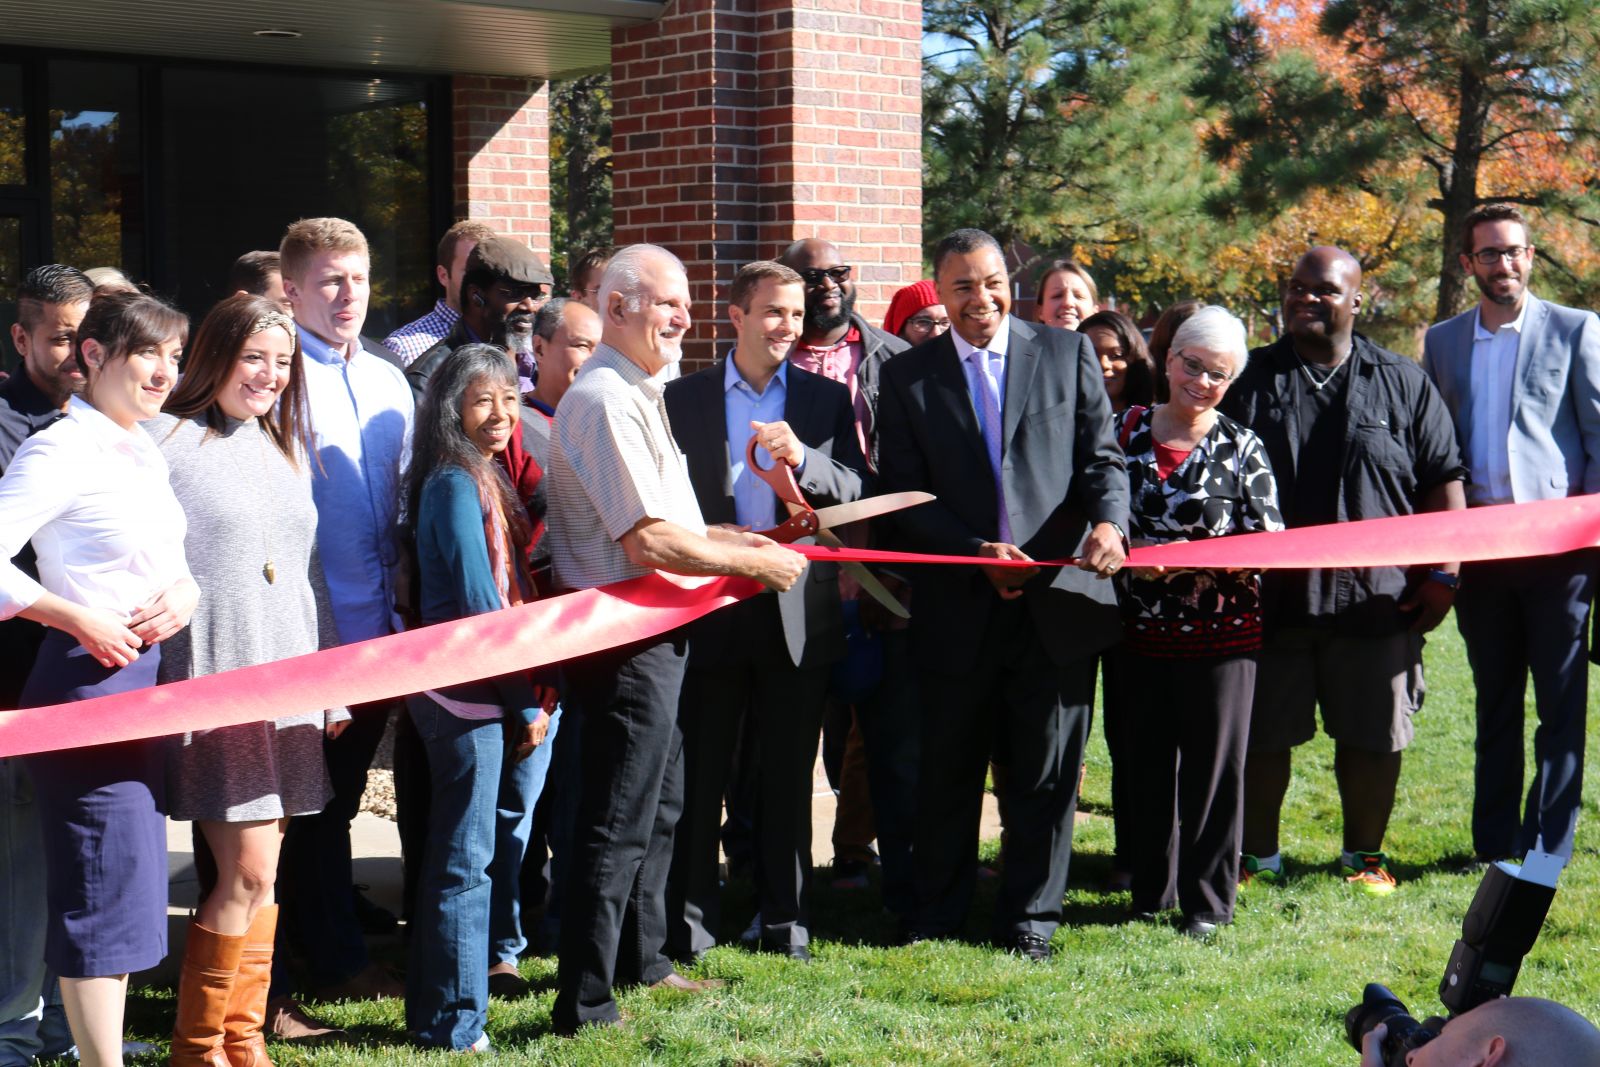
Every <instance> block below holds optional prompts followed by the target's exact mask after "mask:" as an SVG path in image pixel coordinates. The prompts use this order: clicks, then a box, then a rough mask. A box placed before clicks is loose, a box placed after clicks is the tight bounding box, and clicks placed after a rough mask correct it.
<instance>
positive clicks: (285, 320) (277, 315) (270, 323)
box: [250, 311, 300, 343]
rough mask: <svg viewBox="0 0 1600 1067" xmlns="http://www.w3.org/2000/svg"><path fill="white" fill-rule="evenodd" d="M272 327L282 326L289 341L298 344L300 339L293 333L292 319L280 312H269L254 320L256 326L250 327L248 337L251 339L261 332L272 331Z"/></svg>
mask: <svg viewBox="0 0 1600 1067" xmlns="http://www.w3.org/2000/svg"><path fill="white" fill-rule="evenodd" d="M274 326H282V327H283V328H284V330H285V331H286V332H287V333H288V334H289V340H291V341H294V342H296V343H299V340H300V339H299V338H298V337H297V336H296V335H295V332H294V319H293V318H292V317H291V316H289V315H288V314H287V313H285V312H282V311H269V312H267V313H266V314H265V315H263V316H261V317H260V318H259V319H257V320H256V324H255V325H254V326H252V327H250V335H251V336H252V337H253V336H255V335H256V334H258V333H260V332H261V331H263V330H270V329H272V328H273V327H274Z"/></svg>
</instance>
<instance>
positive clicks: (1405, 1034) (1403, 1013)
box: [1344, 852, 1566, 1067]
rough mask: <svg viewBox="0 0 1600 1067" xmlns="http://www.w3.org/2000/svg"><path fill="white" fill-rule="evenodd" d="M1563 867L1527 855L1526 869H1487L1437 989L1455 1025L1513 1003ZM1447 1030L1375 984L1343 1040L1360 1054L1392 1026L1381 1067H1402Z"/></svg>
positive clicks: (1541, 855)
mask: <svg viewBox="0 0 1600 1067" xmlns="http://www.w3.org/2000/svg"><path fill="white" fill-rule="evenodd" d="M1565 863H1566V861H1565V860H1563V859H1562V858H1561V857H1559V856H1552V855H1550V854H1548V853H1545V852H1529V853H1528V855H1527V857H1526V858H1525V859H1524V860H1523V862H1522V866H1520V867H1518V866H1516V865H1514V864H1510V863H1506V862H1504V861H1500V862H1497V863H1492V864H1490V865H1489V870H1488V872H1487V873H1485V874H1484V876H1483V881H1482V882H1481V883H1480V884H1479V885H1478V891H1477V892H1476V893H1475V894H1473V897H1472V904H1471V905H1470V906H1468V908H1467V914H1466V916H1465V918H1463V919H1462V920H1461V938H1460V939H1459V940H1458V941H1456V944H1455V948H1454V949H1452V950H1451V952H1450V962H1449V963H1447V964H1446V965H1445V970H1444V977H1443V978H1442V979H1441V980H1440V981H1439V1000H1440V1001H1441V1002H1443V1004H1444V1006H1445V1008H1446V1009H1447V1010H1448V1011H1449V1013H1450V1015H1449V1018H1454V1017H1455V1016H1457V1015H1460V1014H1462V1013H1464V1012H1468V1011H1471V1010H1472V1009H1473V1008H1476V1007H1477V1006H1478V1005H1479V1004H1482V1003H1484V1002H1486V1001H1490V1000H1495V999H1497V998H1499V997H1504V996H1510V994H1511V987H1512V985H1513V984H1515V983H1516V980H1517V972H1519V971H1520V970H1521V969H1522V959H1523V957H1524V956H1526V955H1527V954H1528V952H1529V950H1530V949H1532V948H1533V943H1534V941H1535V940H1537V939H1538V937H1539V928H1540V927H1541V926H1543V925H1544V917H1545V915H1546V914H1548V912H1549V911H1550V902H1551V901H1552V900H1553V899H1555V895H1556V880H1557V878H1559V877H1560V875H1561V868H1562V866H1564V865H1565ZM1445 1022H1446V1019H1442V1018H1439V1017H1437V1016H1435V1017H1433V1018H1429V1019H1428V1020H1427V1021H1425V1022H1420V1023H1419V1022H1418V1021H1417V1020H1416V1019H1414V1018H1412V1016H1411V1013H1410V1012H1409V1011H1408V1010H1407V1009H1406V1006H1405V1004H1403V1003H1402V1002H1401V1001H1400V998H1398V997H1396V996H1395V995H1394V994H1393V993H1392V992H1390V991H1389V990H1388V989H1386V988H1385V987H1384V986H1382V985H1379V984H1378V983H1377V982H1370V983H1368V984H1367V987H1366V989H1364V990H1363V991H1362V995H1361V1003H1359V1004H1357V1005H1356V1006H1355V1007H1353V1008H1351V1009H1350V1011H1349V1012H1348V1013H1347V1014H1346V1015H1345V1017H1344V1033H1345V1037H1346V1038H1347V1039H1348V1040H1349V1042H1350V1044H1351V1045H1352V1046H1353V1047H1354V1048H1355V1049H1356V1050H1357V1051H1360V1049H1361V1042H1362V1039H1363V1038H1365V1037H1366V1035H1367V1034H1368V1033H1369V1032H1370V1031H1371V1030H1372V1029H1373V1028H1374V1027H1375V1026H1377V1025H1378V1024H1379V1023H1384V1024H1386V1025H1387V1026H1388V1035H1387V1036H1386V1037H1385V1038H1384V1039H1383V1046H1382V1059H1383V1062H1384V1064H1385V1065H1386V1067H1403V1065H1404V1064H1405V1062H1406V1054H1407V1053H1408V1052H1410V1051H1412V1050H1413V1049H1417V1048H1421V1047H1422V1046H1423V1045H1425V1044H1427V1043H1428V1042H1429V1041H1432V1040H1433V1039H1434V1038H1435V1037H1438V1036H1439V1030H1440V1028H1441V1027H1442V1026H1443V1025H1444V1023H1445Z"/></svg>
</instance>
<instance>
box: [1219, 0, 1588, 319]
mask: <svg viewBox="0 0 1600 1067" xmlns="http://www.w3.org/2000/svg"><path fill="white" fill-rule="evenodd" d="M1597 54H1600V11H1597V9H1596V6H1595V5H1594V3H1593V2H1592V0H1327V2H1314V0H1285V2H1276V3H1274V2H1256V3H1252V4H1249V5H1247V6H1246V8H1245V9H1244V10H1242V11H1241V12H1239V13H1237V14H1236V15H1235V16H1233V17H1231V18H1229V19H1228V20H1226V21H1225V23H1224V24H1223V25H1221V26H1220V27H1219V28H1218V29H1217V30H1216V31H1215V32H1214V33H1213V35H1212V39H1211V48H1210V53H1209V57H1208V61H1207V62H1206V64H1205V65H1204V73H1203V74H1202V75H1201V76H1200V78H1199V79H1198V80H1197V82H1196V84H1195V89H1196V93H1197V95H1198V96H1199V97H1200V99H1202V100H1204V101H1207V102H1208V103H1210V104H1212V105H1214V106H1216V107H1217V108H1219V109H1220V111H1221V115H1222V118H1221V120H1220V121H1219V123H1218V124H1217V125H1216V127H1215V128H1214V129H1213V130H1212V131H1211V133H1210V134H1209V136H1208V138H1207V147H1208V149H1209V150H1210V152H1211V155H1212V157H1213V159H1215V160H1217V161H1218V162H1220V163H1221V164H1223V166H1224V167H1225V168H1227V171H1228V173H1229V178H1228V180H1227V182H1226V183H1225V186H1224V188H1223V189H1221V190H1220V191H1219V192H1217V193H1216V194H1215V195H1214V196H1213V197H1212V198H1211V208H1212V211H1213V214H1215V215H1217V216H1219V217H1223V218H1240V219H1248V220H1254V221H1255V222H1256V224H1257V225H1260V226H1263V227H1265V228H1267V229H1270V228H1271V227H1272V226H1273V225H1275V224H1277V223H1278V222H1279V221H1280V220H1283V219H1285V218H1290V219H1293V218H1294V216H1295V213H1296V211H1297V210H1299V209H1301V208H1303V207H1304V206H1306V205H1308V204H1310V203H1314V202H1315V200H1316V198H1318V197H1322V198H1327V197H1329V196H1332V197H1335V198H1340V197H1343V198H1347V199H1348V201H1349V203H1350V205H1351V207H1352V208H1353V209H1356V210H1359V209H1360V208H1361V206H1362V203H1363V202H1364V203H1365V204H1366V206H1367V207H1368V208H1370V209H1372V210H1376V211H1377V212H1378V213H1379V214H1380V215H1381V214H1382V213H1383V212H1384V211H1388V212H1389V213H1390V214H1391V216H1392V224H1393V232H1394V235H1395V240H1394V242H1392V247H1391V248H1390V249H1389V251H1390V252H1391V253H1392V254H1393V255H1394V256H1395V257H1397V258H1399V259H1403V258H1404V248H1403V247H1402V245H1403V243H1404V239H1405V235H1406V234H1407V233H1408V231H1409V232H1413V233H1420V234H1424V235H1426V239H1427V243H1428V244H1429V245H1431V247H1432V249H1433V253H1432V258H1433V261H1434V263H1436V264H1437V292H1436V298H1435V300H1434V310H1433V314H1434V317H1435V318H1436V319H1441V318H1444V317H1447V316H1449V315H1452V314H1454V313H1455V312H1456V311H1458V310H1460V308H1461V307H1462V306H1463V305H1464V304H1465V303H1466V302H1467V301H1468V299H1469V298H1470V297H1472V296H1473V295H1474V294H1471V293H1470V292H1469V291H1468V290H1467V287H1466V281H1465V277H1464V275H1463V273H1462V271H1461V269H1460V267H1459V265H1458V262H1457V258H1456V253H1457V239H1458V235H1459V232H1460V229H1461V225H1462V222H1463V220H1464V219H1465V218H1466V216H1467V214H1468V213H1469V212H1470V211H1471V210H1472V209H1473V208H1474V207H1476V206H1478V205H1479V204H1482V203H1486V202H1490V201H1510V202H1513V203H1517V204H1522V205H1525V206H1527V207H1529V208H1531V209H1533V213H1534V214H1535V216H1536V219H1537V222H1536V224H1535V233H1536V240H1537V242H1538V246H1539V254H1540V258H1541V260H1542V261H1543V262H1544V264H1545V269H1544V270H1543V271H1542V272H1541V274H1542V278H1541V280H1540V282H1539V284H1540V285H1541V287H1542V288H1544V289H1545V290H1546V291H1547V292H1550V293H1552V294H1553V295H1556V296H1558V297H1562V298H1565V299H1567V300H1569V301H1571V302H1574V303H1579V304H1584V305H1588V304H1592V303H1593V302H1594V298H1595V285H1596V281H1597V279H1600V257H1597V255H1596V252H1595V246H1596V239H1595V238H1596V231H1597V229H1600V66H1597V65H1596V64H1595V61H1594V60H1595V56H1596V55H1597ZM1362 198H1366V200H1365V201H1363V200H1362ZM1324 206H1326V203H1325V202H1324ZM1417 281H1418V283H1419V284H1420V283H1421V282H1422V279H1421V278H1420V277H1419V278H1418V279H1417Z"/></svg>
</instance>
